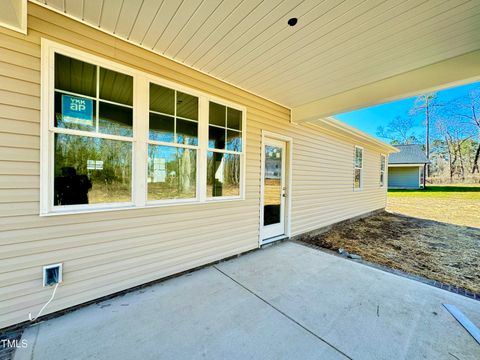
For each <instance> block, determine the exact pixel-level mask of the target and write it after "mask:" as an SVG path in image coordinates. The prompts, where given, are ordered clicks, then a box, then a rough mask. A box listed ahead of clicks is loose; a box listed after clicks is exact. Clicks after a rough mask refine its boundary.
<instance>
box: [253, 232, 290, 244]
mask: <svg viewBox="0 0 480 360" xmlns="http://www.w3.org/2000/svg"><path fill="white" fill-rule="evenodd" d="M284 239H288V236H287V235H285V234H283V235H278V236H274V237H271V238H268V239H264V240H262V241H261V242H260V247H262V246H263V245H268V244H270V243H272V242H274V241H279V240H284Z"/></svg>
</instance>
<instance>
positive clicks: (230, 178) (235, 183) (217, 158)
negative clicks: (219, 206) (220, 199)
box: [207, 151, 240, 197]
mask: <svg viewBox="0 0 480 360" xmlns="http://www.w3.org/2000/svg"><path fill="white" fill-rule="evenodd" d="M239 195H240V155H236V154H235V155H233V154H222V153H217V152H212V151H210V152H208V160H207V196H208V197H217V196H239Z"/></svg>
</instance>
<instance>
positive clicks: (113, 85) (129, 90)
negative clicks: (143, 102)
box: [99, 68, 133, 105]
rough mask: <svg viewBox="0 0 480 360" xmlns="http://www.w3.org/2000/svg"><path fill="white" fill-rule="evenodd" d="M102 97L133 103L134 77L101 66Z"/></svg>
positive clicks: (118, 101)
mask: <svg viewBox="0 0 480 360" xmlns="http://www.w3.org/2000/svg"><path fill="white" fill-rule="evenodd" d="M99 87H100V98H101V99H103V100H109V101H114V102H117V103H120V104H126V105H133V77H131V76H130V75H125V74H121V73H119V72H116V71H112V70H108V69H104V68H100V84H99Z"/></svg>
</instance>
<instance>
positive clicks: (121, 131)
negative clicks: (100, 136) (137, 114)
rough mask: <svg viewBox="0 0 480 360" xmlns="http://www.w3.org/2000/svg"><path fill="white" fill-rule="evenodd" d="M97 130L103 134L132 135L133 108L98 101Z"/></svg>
mask: <svg viewBox="0 0 480 360" xmlns="http://www.w3.org/2000/svg"><path fill="white" fill-rule="evenodd" d="M99 106H100V109H99V123H98V130H99V132H101V133H104V134H110V135H121V136H133V109H132V108H128V107H125V106H119V105H113V104H109V103H104V102H103V101H100V105H99Z"/></svg>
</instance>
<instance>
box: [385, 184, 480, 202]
mask: <svg viewBox="0 0 480 360" xmlns="http://www.w3.org/2000/svg"><path fill="white" fill-rule="evenodd" d="M388 196H392V197H395V196H397V197H403V196H410V197H421V198H465V199H480V184H478V185H477V184H474V185H470V184H469V185H427V188H426V189H425V190H402V189H390V190H388Z"/></svg>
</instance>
